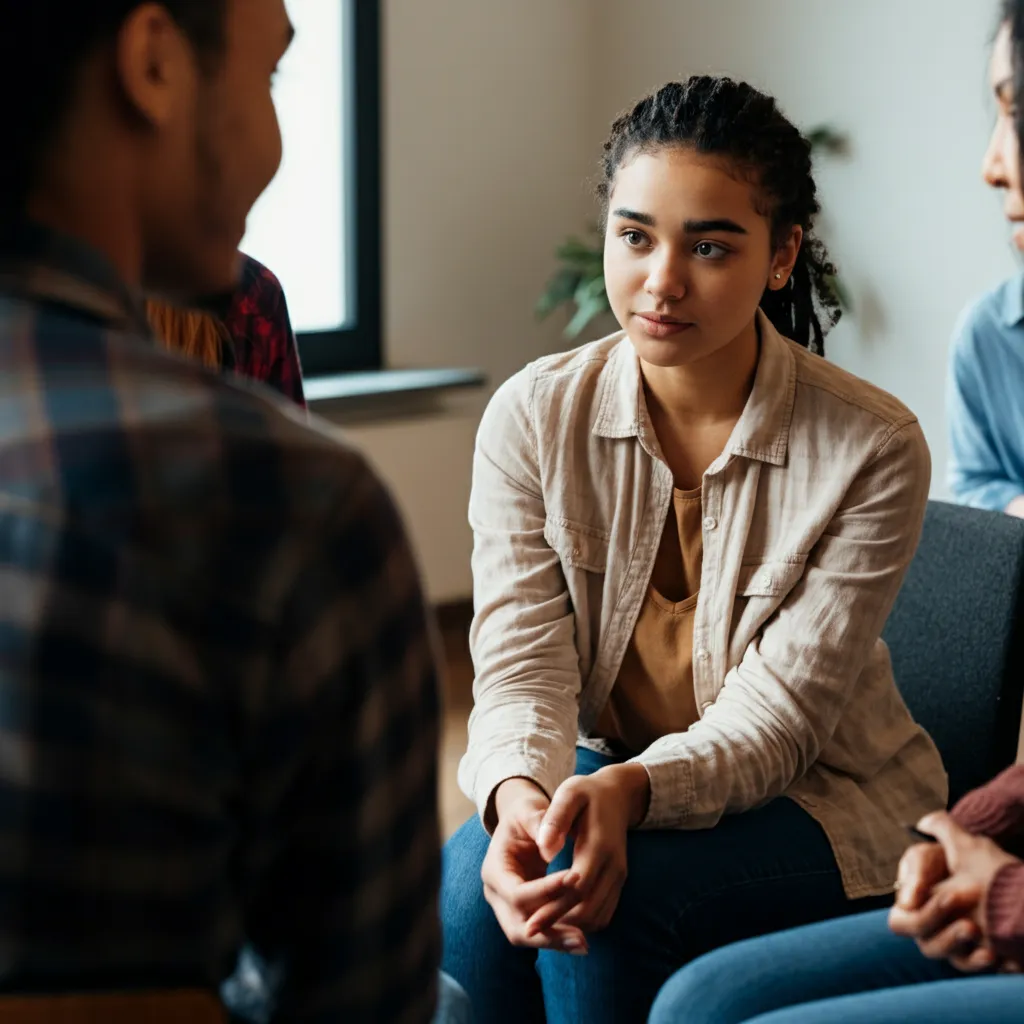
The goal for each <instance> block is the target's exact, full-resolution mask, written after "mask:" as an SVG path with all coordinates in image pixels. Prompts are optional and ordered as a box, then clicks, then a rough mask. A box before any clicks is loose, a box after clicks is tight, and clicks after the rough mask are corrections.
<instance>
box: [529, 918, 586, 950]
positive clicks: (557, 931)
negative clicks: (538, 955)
mask: <svg viewBox="0 0 1024 1024" xmlns="http://www.w3.org/2000/svg"><path fill="white" fill-rule="evenodd" d="M538 938H539V939H540V941H541V942H543V943H545V944H544V945H539V946H537V949H553V950H555V951H556V952H559V953H569V954H570V955H571V956H586V955H587V954H588V953H589V952H590V944H589V943H588V942H587V937H586V935H584V934H583V932H581V931H580V930H579V928H569V927H566V926H563V925H556V926H555V927H554V928H551V929H549V930H548V931H546V932H542V933H541V935H540V936H539V937H538Z"/></svg>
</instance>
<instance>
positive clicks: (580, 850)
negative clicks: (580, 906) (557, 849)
mask: <svg viewBox="0 0 1024 1024" xmlns="http://www.w3.org/2000/svg"><path fill="white" fill-rule="evenodd" d="M611 861H612V852H611V850H609V849H608V848H607V847H606V846H603V845H598V844H597V843H596V842H589V843H588V842H585V841H583V842H581V841H580V840H577V841H576V848H575V849H574V850H573V858H572V870H573V871H574V872H575V873H576V874H577V875H578V876H579V882H578V883H577V885H576V888H577V889H579V891H580V895H581V896H582V897H583V898H584V899H590V897H591V895H592V894H593V892H594V890H595V889H596V888H597V886H598V885H599V884H600V881H601V878H602V877H603V876H604V873H605V871H606V870H607V869H608V866H609V864H611Z"/></svg>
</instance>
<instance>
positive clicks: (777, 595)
mask: <svg viewBox="0 0 1024 1024" xmlns="http://www.w3.org/2000/svg"><path fill="white" fill-rule="evenodd" d="M805 563H806V557H803V558H800V559H798V560H775V561H764V562H760V561H757V562H751V563H748V564H744V565H742V566H740V574H739V578H738V579H737V581H736V601H735V603H734V605H733V618H732V630H731V638H730V645H729V646H730V659H729V665H730V667H732V665H734V664H736V663H737V662H738V661H739V660H741V659H742V657H743V652H744V651H745V650H746V648H747V645H748V644H749V643H750V642H751V640H753V639H754V637H756V636H757V635H758V633H759V632H760V631H761V629H762V628H763V627H764V625H765V623H766V622H767V621H768V620H769V619H770V618H771V617H772V616H773V615H774V614H775V612H776V611H777V610H778V608H779V605H780V604H782V602H783V601H784V600H785V599H786V597H787V595H788V594H789V592H790V591H791V590H792V589H793V588H794V587H795V586H796V585H797V583H799V582H800V577H801V576H802V575H803V573H804V565H805Z"/></svg>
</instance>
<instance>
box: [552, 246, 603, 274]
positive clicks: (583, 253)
mask: <svg viewBox="0 0 1024 1024" xmlns="http://www.w3.org/2000/svg"><path fill="white" fill-rule="evenodd" d="M555 255H556V256H557V257H558V259H559V260H561V262H562V263H567V264H568V265H569V266H570V267H575V268H577V269H579V270H582V271H584V272H586V271H588V270H595V269H596V270H600V269H601V268H602V267H603V265H604V250H603V249H601V248H600V247H595V246H593V245H587V244H586V243H585V242H581V241H580V240H579V239H578V238H570V239H568V240H567V241H565V242H563V243H562V244H561V245H560V246H559V247H558V248H557V249H556V250H555Z"/></svg>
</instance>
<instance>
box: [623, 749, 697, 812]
mask: <svg viewBox="0 0 1024 1024" xmlns="http://www.w3.org/2000/svg"><path fill="white" fill-rule="evenodd" d="M629 763H630V764H642V765H643V766H644V768H646V769H647V774H648V776H649V777H650V780H651V799H650V803H648V805H647V815H646V817H645V818H644V820H643V821H641V822H640V824H639V826H638V828H642V829H656V828H685V827H686V825H687V822H688V821H689V819H690V815H691V809H692V807H693V803H694V788H693V771H692V768H691V766H690V762H689V761H684V760H682V759H679V758H674V759H672V760H660V759H651V760H648V759H647V758H645V756H644V755H643V754H640V756H639V757H634V758H632V759H631V760H630V762H629Z"/></svg>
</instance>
